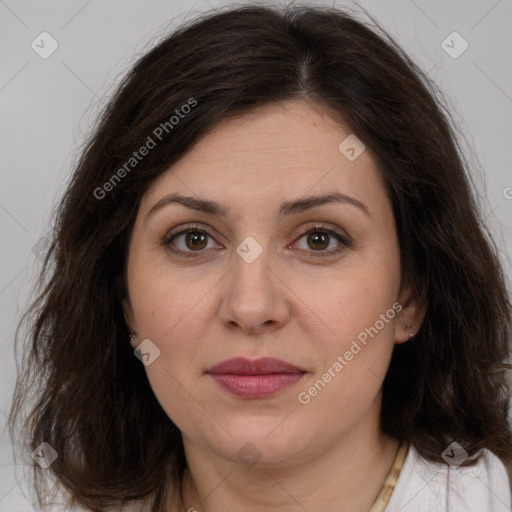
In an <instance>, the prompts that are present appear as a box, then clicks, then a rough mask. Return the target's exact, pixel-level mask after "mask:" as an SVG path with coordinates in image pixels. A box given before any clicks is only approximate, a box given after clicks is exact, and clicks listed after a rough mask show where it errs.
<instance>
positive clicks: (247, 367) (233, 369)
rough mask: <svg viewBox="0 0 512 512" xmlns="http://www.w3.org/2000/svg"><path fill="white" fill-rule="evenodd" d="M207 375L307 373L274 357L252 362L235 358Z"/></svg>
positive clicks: (217, 366) (211, 369)
mask: <svg viewBox="0 0 512 512" xmlns="http://www.w3.org/2000/svg"><path fill="white" fill-rule="evenodd" d="M206 373H217V374H226V373H231V374H235V375H270V374H272V373H305V371H304V370H302V369H301V368H298V367H297V366H294V365H293V364H290V363H287V362H286V361H282V360H281V359H276V358H274V357H262V358H260V359H252V360H251V359H245V358H243V357H235V358H233V359H227V360H226V361H222V362H221V363H219V364H216V365H215V366H212V367H211V368H209V369H208V370H206Z"/></svg>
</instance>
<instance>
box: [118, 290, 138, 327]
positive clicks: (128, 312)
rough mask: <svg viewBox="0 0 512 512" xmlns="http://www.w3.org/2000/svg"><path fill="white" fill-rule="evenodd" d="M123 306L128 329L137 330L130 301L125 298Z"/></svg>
mask: <svg viewBox="0 0 512 512" xmlns="http://www.w3.org/2000/svg"><path fill="white" fill-rule="evenodd" d="M121 304H122V306H123V313H124V319H125V321H126V325H127V327H128V329H135V325H134V320H133V311H132V307H131V305H130V301H129V300H128V299H126V298H125V299H123V300H122V302H121Z"/></svg>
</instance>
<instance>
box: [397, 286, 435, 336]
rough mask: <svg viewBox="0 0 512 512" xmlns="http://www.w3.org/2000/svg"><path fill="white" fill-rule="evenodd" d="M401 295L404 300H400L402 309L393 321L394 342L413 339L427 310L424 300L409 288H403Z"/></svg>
mask: <svg viewBox="0 0 512 512" xmlns="http://www.w3.org/2000/svg"><path fill="white" fill-rule="evenodd" d="M402 296H403V298H404V301H403V302H400V304H402V309H401V311H400V312H399V313H398V315H397V317H396V323H395V343H405V342H406V341H412V340H414V337H415V336H416V334H417V333H418V331H419V330H420V327H421V324H422V323H423V320H424V318H425V314H426V311H427V306H426V302H421V301H419V300H418V299H417V297H416V295H415V294H414V293H413V292H412V291H411V290H410V289H407V290H405V291H404V293H403V294H402ZM401 298H402V297H401Z"/></svg>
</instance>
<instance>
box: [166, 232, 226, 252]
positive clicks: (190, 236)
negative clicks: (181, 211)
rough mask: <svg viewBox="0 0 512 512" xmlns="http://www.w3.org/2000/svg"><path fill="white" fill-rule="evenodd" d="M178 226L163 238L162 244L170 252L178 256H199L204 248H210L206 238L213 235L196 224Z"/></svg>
mask: <svg viewBox="0 0 512 512" xmlns="http://www.w3.org/2000/svg"><path fill="white" fill-rule="evenodd" d="M180 228H181V229H179V230H173V231H171V232H170V233H168V234H167V235H166V236H165V238H164V240H163V244H164V245H165V246H166V247H168V248H169V250H171V251H172V252H174V253H177V254H178V255H179V256H184V257H187V258H190V257H192V258H194V257H197V256H200V254H201V253H202V252H204V250H205V249H211V248H212V247H211V246H210V247H209V246H208V243H209V240H208V239H209V238H210V239H211V240H213V237H212V236H211V235H210V233H208V231H206V230H204V229H201V228H200V227H199V226H198V225H196V224H193V225H188V226H180ZM217 247H221V246H217ZM195 253H197V254H195Z"/></svg>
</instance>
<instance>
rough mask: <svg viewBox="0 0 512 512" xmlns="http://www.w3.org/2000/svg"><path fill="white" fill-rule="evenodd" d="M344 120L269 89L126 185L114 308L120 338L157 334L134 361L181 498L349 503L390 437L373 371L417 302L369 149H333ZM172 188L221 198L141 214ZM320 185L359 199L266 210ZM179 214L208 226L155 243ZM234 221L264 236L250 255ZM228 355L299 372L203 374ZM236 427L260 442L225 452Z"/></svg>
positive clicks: (383, 467)
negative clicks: (171, 426)
mask: <svg viewBox="0 0 512 512" xmlns="http://www.w3.org/2000/svg"><path fill="white" fill-rule="evenodd" d="M350 133H351V131H350V129H349V128H347V127H345V126H343V125H341V124H340V123H337V122H335V120H334V118H333V116H332V115H330V114H329V112H328V111H327V110H325V109H323V108H322V107H320V106H318V105H314V104H310V103H307V102H305V101H295V100H294V101H288V102H283V103H280V104H273V105H267V106H265V107H263V108H259V109H257V110H255V111H253V112H251V113H250V114H246V115H244V116H242V117H237V118H233V119H230V120H227V121H224V122H222V123H220V124H219V125H217V126H216V127H215V128H214V129H213V130H212V131H210V132H209V133H208V134H207V135H206V136H205V137H204V138H202V139H201V140H200V141H199V142H198V143H197V144H196V146H195V147H194V148H193V149H192V150H191V151H190V152H189V153H188V154H187V155H186V156H184V157H183V158H182V159H181V160H180V161H179V162H177V163H176V164H175V165H173V166H172V168H171V169H169V170H167V171H166V172H165V173H164V174H162V175H161V176H160V177H159V178H158V179H157V180H156V181H155V182H154V183H153V184H152V187H151V188H150V189H149V190H148V191H147V193H146V194H145V196H144V198H143V200H142V201H141V204H140V207H139V212H138V215H137V218H136V221H135V225H134V228H133V231H132V237H131V240H130V244H129V256H128V266H127V281H128V293H129V298H128V299H126V300H125V301H124V302H123V307H124V311H125V315H126V319H127V323H128V325H129V326H130V327H131V328H133V329H134V330H135V331H136V333H137V334H136V339H135V341H134V342H133V347H134V348H135V347H136V346H137V345H138V344H139V343H140V342H141V341H142V340H144V339H150V340H151V341H152V342H153V343H154V344H155V345H156V346H157V347H158V348H159V350H160V356H159V357H157V358H156V359H155V360H154V362H152V363H151V364H150V365H148V366H145V369H146V372H147V376H148V379H149V381H150V384H151V386H152V389H153V391H154V393H155V395H156V397H157V399H158V400H159V402H160V404H161V405H162V407H163V409H164V410H165V411H166V413H167V414H168V416H169V418H170V419H171V420H172V421H173V422H174V423H175V424H176V425H177V426H178V427H179V429H180V431H181V433H182V437H183V443H184V448H185V454H186V459H187V469H186V471H185V475H184V482H183V492H184V503H183V504H182V505H180V507H178V508H179V509H180V510H190V509H191V508H192V509H194V508H195V509H196V510H198V511H200V512H216V511H222V512H225V510H237V511H251V512H254V511H267V510H274V509H276V510H277V509H279V510H280V511H283V512H288V511H290V512H291V511H297V510H303V509H302V508H301V506H302V507H303V508H304V509H306V510H308V511H309V512H314V511H320V510H322V511H323V512H325V511H330V510H332V511H334V510H336V511H340V510H342V511H343V512H355V511H358V512H361V511H364V510H369V509H370V507H371V505H372V504H373V502H374V500H375V498H376V496H377V495H378V493H379V491H380V489H381V486H382V484H383V482H384V480H385V478H386V476H387V474H388V472H389V470H390V467H391V465H392V462H393V460H394V458H395V456H396V452H397V449H398V442H397V441H396V440H394V439H391V438H389V437H387V436H384V435H383V434H382V433H381V432H380V429H379V413H380V407H381V400H382V389H381V388H382V383H383V378H384V376H385V374H386V371H387V368H388V365H389V361H390V357H391V353H392V350H393V347H394V344H395V343H403V342H406V341H408V340H409V335H410V333H411V332H417V330H418V329H419V327H420V324H421V322H422V320H423V317H424V313H425V308H424V307H423V306H421V305H420V304H418V303H417V302H416V300H415V298H414V295H413V294H412V292H411V290H410V289H409V288H408V287H407V286H404V287H402V289H400V269H401V265H400V255H399V245H398V240H397V235H396V229H395V223H394V218H393V212H392V208H391V203H390V201H389V198H388V197H387V195H386V192H385V188H384V186H383V183H382V181H381V179H380V176H379V174H378V173H377V171H376V169H375V165H374V159H373V158H372V155H371V151H370V149H369V148H366V149H365V151H363V153H362V154H361V155H360V156H359V157H358V158H357V159H356V160H354V161H349V160H348V159H347V158H346V157H345V156H344V155H343V154H342V153H341V152H340V151H339V149H338V146H339V144H340V143H341V142H342V141H343V140H344V139H345V138H346V137H347V136H348V135H349V134H350ZM175 192H179V193H181V194H183V195H186V196H192V197H196V198H201V199H208V200H212V201H216V202H219V203H221V204H222V205H223V206H224V207H225V208H226V209H227V212H228V215H227V217H226V218H223V217H219V216H215V215H212V214H209V213H204V212H198V211H195V210H192V209H189V208H187V207H185V206H183V205H180V204H168V205H167V206H165V207H163V208H161V209H159V210H158V211H156V212H155V213H154V214H152V215H151V216H150V217H149V218H147V213H148V211H149V210H150V209H151V207H152V206H153V205H154V204H155V203H157V202H158V201H159V200H160V199H162V198H163V197H164V196H166V195H167V194H170V193H175ZM333 192H339V193H342V194H345V195H348V196H350V197H353V198H355V199H357V200H358V201H360V202H361V203H363V205H365V206H366V208H367V209H368V214H367V213H365V212H364V211H363V210H362V209H360V208H358V207H356V206H354V205H352V204H342V203H330V204H324V205H321V206H317V207H315V208H313V209H310V210H306V211H303V212H299V213H293V214H289V215H286V216H285V217H283V218H282V219H278V210H279V206H280V205H281V203H283V202H284V201H289V200H292V199H296V198H300V197H302V196H305V195H312V194H315V195H316V194H325V193H333ZM187 223H197V224H198V229H200V230H204V231H207V232H208V233H209V235H210V236H209V237H206V239H201V238H199V242H198V241H195V242H194V240H192V241H189V242H188V244H187V243H186V239H185V235H183V234H182V235H181V236H178V237H177V238H175V239H174V241H173V243H171V242H170V243H169V244H168V245H167V246H166V245H165V243H164V239H165V236H166V234H168V233H169V232H171V230H173V228H178V229H176V230H174V232H177V231H180V230H181V229H180V227H182V226H183V229H185V228H188V226H186V224H187ZM316 223H320V224H321V225H322V227H323V228H328V229H334V230H338V231H339V232H340V233H341V234H342V235H344V236H348V237H349V239H350V240H351V245H350V246H345V245H344V244H343V243H342V242H339V241H338V240H337V239H336V238H335V237H334V236H330V237H327V238H325V239H322V238H320V241H318V240H315V239H313V240H311V239H310V240H309V242H308V236H307V235H305V236H304V233H305V232H307V231H308V230H309V229H311V228H312V227H313V225H314V224H316ZM317 235H318V233H317ZM196 236H197V234H196ZM248 236H250V237H252V238H254V239H255V240H256V241H257V242H258V244H259V245H260V246H261V248H262V253H261V254H260V255H259V257H257V258H256V259H255V260H254V261H253V262H252V263H247V262H246V261H245V260H244V259H243V258H242V257H240V256H239V255H238V253H237V252H236V248H237V246H239V244H240V243H241V242H242V241H243V240H244V239H245V238H246V237H248ZM194 243H195V244H198V246H199V249H197V245H194ZM170 247H173V248H174V249H175V250H179V249H181V250H182V251H187V253H188V254H191V253H192V254H193V257H188V258H187V257H186V256H179V255H178V254H177V253H174V252H172V251H171V250H170ZM338 248H340V249H341V251H340V252H338V253H334V254H331V255H330V256H324V257H315V256H314V254H312V253H318V252H324V253H329V252H330V251H334V250H336V249H338ZM396 302H399V303H400V304H401V305H402V307H403V309H402V311H400V312H399V313H398V314H397V315H396V316H395V318H394V319H392V320H390V321H388V322H387V323H385V326H384V328H382V329H381V330H380V331H379V332H378V335H376V336H374V337H373V338H369V342H368V343H367V345H366V346H364V348H362V350H361V351H360V352H358V353H357V355H354V357H353V359H352V360H351V361H349V362H348V364H347V365H346V366H344V368H343V370H342V371H341V372H339V373H338V374H337V375H336V377H335V378H333V379H332V380H331V381H330V382H329V383H328V384H327V385H326V386H325V387H324V388H323V389H322V390H321V391H320V392H319V393H318V394H317V395H316V396H314V397H313V398H312V399H311V401H310V402H309V403H308V404H307V405H303V404H301V403H299V401H298V399H297V397H298V394H299V393H300V392H302V391H307V390H308V389H309V388H310V387H311V386H312V385H313V383H315V382H316V381H317V380H318V379H320V378H321V376H322V374H324V372H326V371H327V369H328V368H329V367H332V365H333V364H334V362H335V361H336V360H337V357H338V356H339V355H343V354H344V353H345V352H346V351H347V350H349V349H350V346H351V343H352V341H353V340H355V339H356V337H357V335H358V334H360V333H361V332H363V331H364V330H365V328H369V327H370V326H374V325H375V323H376V321H377V320H379V318H380V315H382V314H384V313H386V311H387V310H389V309H390V308H391V307H392V305H393V304H394V303H396ZM403 325H407V326H410V327H408V328H404V327H403ZM412 342H413V341H412ZM238 356H241V357H246V358H248V359H256V358H259V357H265V356H270V357H276V358H279V359H283V360H285V361H287V362H289V363H291V364H294V365H295V366H298V367H300V368H302V369H303V370H305V371H306V374H305V375H304V376H303V377H302V379H301V381H300V382H298V383H296V384H294V385H292V386H291V387H288V388H286V389H284V390H282V391H280V392H279V393H277V394H275V395H273V396H271V397H266V398H259V399H248V398H239V397H236V396H233V395H231V394H229V393H227V392H226V391H224V390H223V389H222V388H221V387H220V386H219V385H218V384H217V383H216V382H214V381H213V379H212V378H211V377H210V376H209V375H207V374H205V371H206V370H207V369H208V368H209V367H211V366H213V365H215V364H217V363H219V362H221V361H224V360H226V359H229V358H231V357H238ZM249 442H250V443H252V445H254V447H256V449H254V450H253V451H254V456H255V458H258V457H260V458H259V460H257V462H256V464H255V465H252V466H250V465H247V464H245V463H244V462H242V461H241V460H239V458H238V456H237V453H238V452H239V450H240V449H241V448H242V447H243V446H244V445H246V443H249ZM299 504H300V505H299ZM174 507H175V505H171V498H169V510H176V509H177V508H174ZM342 507H343V508H342Z"/></svg>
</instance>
